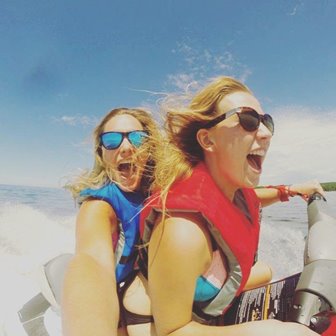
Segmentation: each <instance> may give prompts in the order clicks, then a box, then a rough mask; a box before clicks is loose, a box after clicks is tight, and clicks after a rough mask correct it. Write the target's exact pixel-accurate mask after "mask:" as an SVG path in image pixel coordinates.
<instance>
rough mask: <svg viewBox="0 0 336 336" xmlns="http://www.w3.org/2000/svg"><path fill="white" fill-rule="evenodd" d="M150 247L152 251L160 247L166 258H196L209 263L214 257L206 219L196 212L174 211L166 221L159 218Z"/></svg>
mask: <svg viewBox="0 0 336 336" xmlns="http://www.w3.org/2000/svg"><path fill="white" fill-rule="evenodd" d="M150 247H151V249H152V251H153V250H157V249H159V250H160V251H161V253H163V255H164V258H166V257H169V258H173V259H175V258H181V256H183V258H195V260H197V259H198V261H199V262H198V264H199V265H208V263H209V262H210V261H211V257H212V248H211V240H210V236H209V233H208V231H207V229H206V228H205V222H204V219H202V217H201V216H200V215H199V214H194V213H184V212H174V213H170V214H169V216H167V217H166V218H165V219H164V221H162V218H159V219H158V222H157V224H156V226H155V229H154V231H153V234H152V238H151V243H150ZM202 268H203V266H202Z"/></svg>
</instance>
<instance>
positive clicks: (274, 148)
mask: <svg viewBox="0 0 336 336" xmlns="http://www.w3.org/2000/svg"><path fill="white" fill-rule="evenodd" d="M272 114H273V115H274V116H275V117H274V119H275V135H274V137H273V139H272V144H271V147H270V150H269V152H268V157H267V158H266V161H265V164H264V171H263V176H262V179H261V184H279V183H284V184H285V183H295V182H302V181H307V180H311V179H317V180H319V181H320V182H329V181H336V155H335V154H336V136H335V130H336V110H330V111H325V110H324V111H322V110H313V109H310V108H304V107H295V106H292V107H285V108H281V109H280V108H278V109H276V110H275V111H273V112H272Z"/></svg>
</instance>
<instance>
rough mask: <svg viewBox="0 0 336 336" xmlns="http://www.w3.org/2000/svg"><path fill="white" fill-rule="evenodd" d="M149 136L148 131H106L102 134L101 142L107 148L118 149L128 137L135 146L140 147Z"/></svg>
mask: <svg viewBox="0 0 336 336" xmlns="http://www.w3.org/2000/svg"><path fill="white" fill-rule="evenodd" d="M147 137H148V132H147V131H142V130H135V131H130V132H115V131H113V132H104V133H102V134H101V135H100V143H101V145H102V146H103V147H104V148H105V149H117V148H119V147H120V145H121V144H122V142H123V140H124V139H125V138H126V139H127V140H128V141H129V143H130V144H132V145H133V146H134V147H140V146H141V145H142V144H143V142H144V141H145V140H146V138H147Z"/></svg>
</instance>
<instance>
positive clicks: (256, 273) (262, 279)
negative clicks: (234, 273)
mask: <svg viewBox="0 0 336 336" xmlns="http://www.w3.org/2000/svg"><path fill="white" fill-rule="evenodd" d="M271 280H272V269H271V267H269V266H268V265H267V264H265V263H264V262H262V261H257V262H256V263H255V264H254V265H253V267H252V269H251V273H250V276H249V278H248V280H247V283H246V285H245V287H244V290H249V289H253V288H257V287H260V286H264V285H266V284H268V283H269V282H270V281H271Z"/></svg>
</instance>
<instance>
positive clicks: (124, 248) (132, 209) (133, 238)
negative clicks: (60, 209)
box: [80, 183, 144, 283]
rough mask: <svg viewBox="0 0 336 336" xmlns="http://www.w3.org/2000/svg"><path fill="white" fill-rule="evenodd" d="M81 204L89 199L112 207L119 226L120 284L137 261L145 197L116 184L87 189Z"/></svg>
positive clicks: (117, 246) (117, 268)
mask: <svg viewBox="0 0 336 336" xmlns="http://www.w3.org/2000/svg"><path fill="white" fill-rule="evenodd" d="M80 198H81V202H83V201H84V200H85V199H87V198H94V199H98V200H103V201H105V202H107V203H108V204H110V205H111V207H112V208H113V210H114V212H115V214H116V216H117V218H118V222H119V223H118V225H119V236H118V242H117V245H116V247H115V265H116V269H115V272H116V279H117V282H118V283H120V282H122V281H124V280H125V279H126V277H127V276H128V275H129V274H130V273H131V272H132V270H133V268H134V262H135V260H136V256H137V253H136V247H135V244H136V243H137V242H138V240H139V214H140V211H141V209H142V206H143V201H144V195H143V194H142V193H140V192H125V191H123V190H121V189H120V188H119V187H118V186H117V185H116V184H115V183H109V184H106V185H105V186H103V187H101V188H100V189H85V190H82V191H81V193H80Z"/></svg>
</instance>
